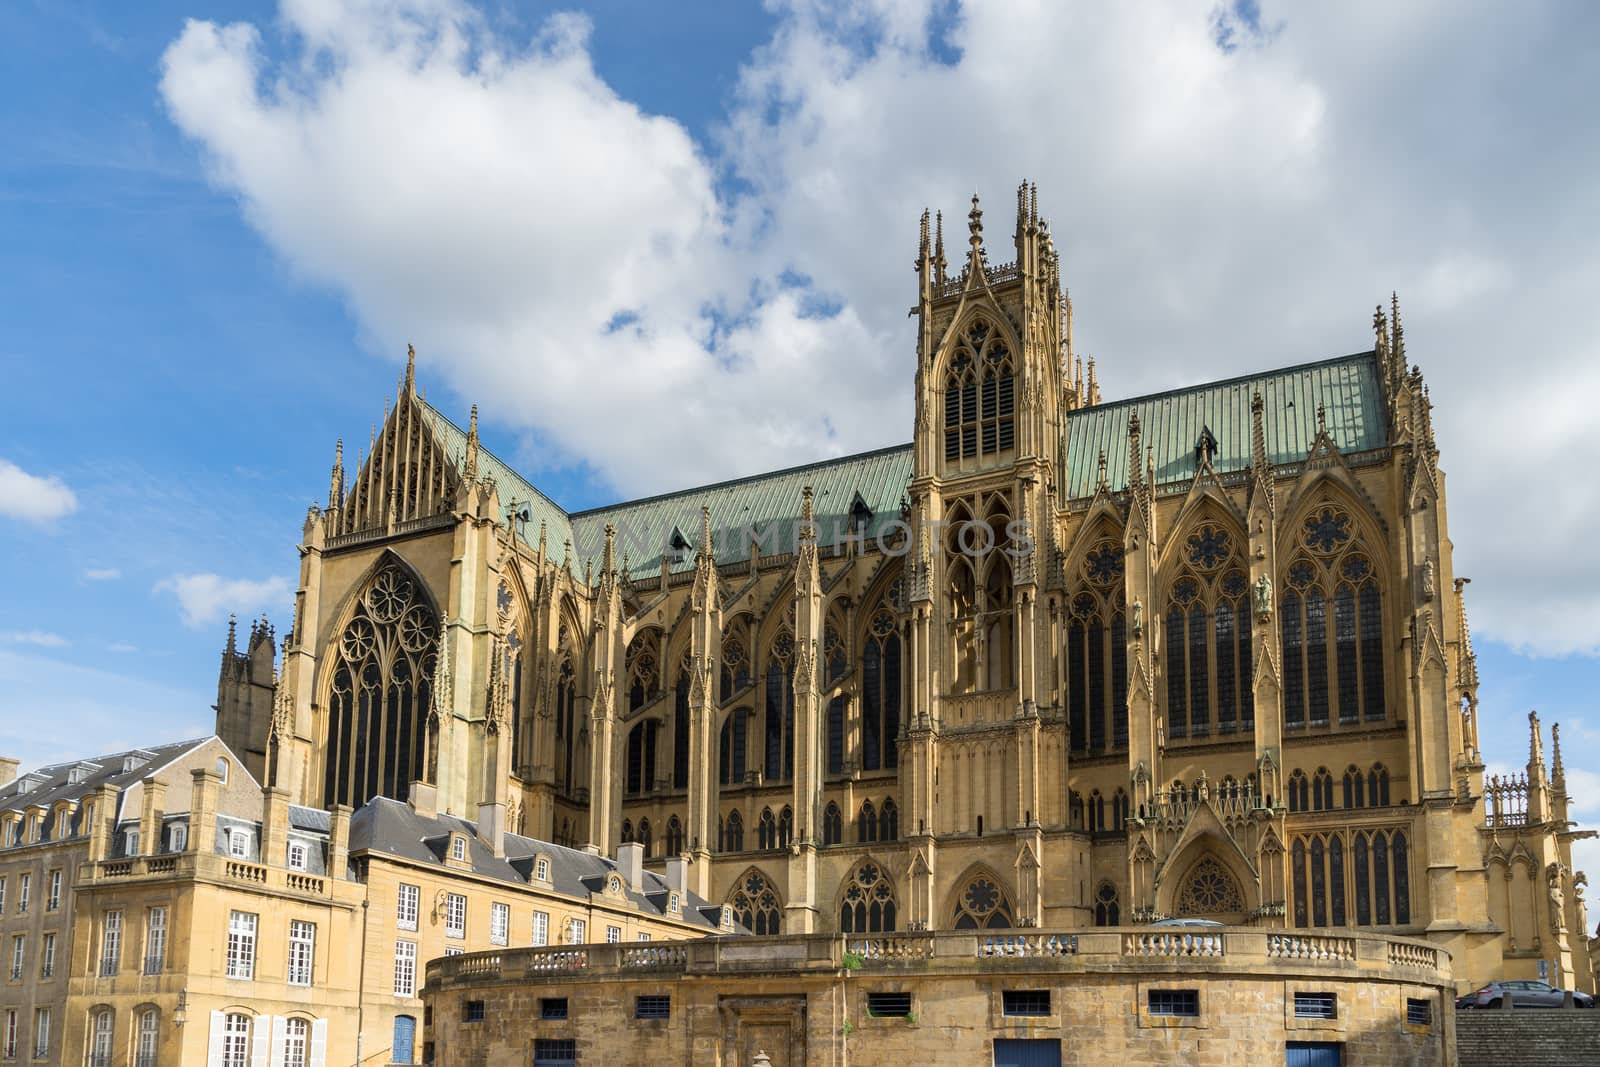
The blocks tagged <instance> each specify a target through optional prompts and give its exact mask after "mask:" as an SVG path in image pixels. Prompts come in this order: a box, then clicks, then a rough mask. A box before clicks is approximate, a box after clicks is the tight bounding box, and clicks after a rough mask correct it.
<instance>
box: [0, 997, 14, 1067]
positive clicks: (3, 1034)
mask: <svg viewBox="0 0 1600 1067" xmlns="http://www.w3.org/2000/svg"><path fill="white" fill-rule="evenodd" d="M16 1058H17V1009H16V1008H7V1009H6V1017H5V1024H4V1029H0V1059H6V1060H14V1059H16Z"/></svg>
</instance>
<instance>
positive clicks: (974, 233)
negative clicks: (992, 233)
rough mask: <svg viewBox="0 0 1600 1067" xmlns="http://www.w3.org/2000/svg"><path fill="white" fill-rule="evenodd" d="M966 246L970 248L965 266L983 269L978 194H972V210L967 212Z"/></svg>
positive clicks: (980, 210) (980, 212) (981, 230)
mask: <svg viewBox="0 0 1600 1067" xmlns="http://www.w3.org/2000/svg"><path fill="white" fill-rule="evenodd" d="M967 231H968V234H969V236H968V237H967V244H969V245H970V246H971V248H969V249H968V251H967V266H968V268H969V269H977V270H982V269H983V208H981V207H979V206H978V194H977V193H973V194H972V210H971V211H969V212H967Z"/></svg>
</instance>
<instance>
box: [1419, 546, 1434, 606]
mask: <svg viewBox="0 0 1600 1067" xmlns="http://www.w3.org/2000/svg"><path fill="white" fill-rule="evenodd" d="M1422 599H1424V600H1432V599H1433V557H1431V556H1430V557H1428V558H1427V559H1424V560H1423V561H1422Z"/></svg>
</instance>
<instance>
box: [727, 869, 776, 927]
mask: <svg viewBox="0 0 1600 1067" xmlns="http://www.w3.org/2000/svg"><path fill="white" fill-rule="evenodd" d="M728 904H729V906H730V907H732V908H733V917H734V918H735V919H736V920H738V921H739V922H740V923H743V924H744V926H745V927H746V928H747V929H749V930H750V932H751V933H755V934H777V933H781V932H782V927H783V905H782V903H781V902H780V901H779V899H778V891H777V890H776V889H774V888H773V886H772V881H771V880H770V879H769V878H768V877H767V876H766V875H764V874H762V873H761V872H760V871H757V870H752V871H749V872H748V873H746V874H745V876H744V877H743V878H740V879H739V880H738V881H737V882H735V883H734V886H733V892H732V893H729V894H728Z"/></svg>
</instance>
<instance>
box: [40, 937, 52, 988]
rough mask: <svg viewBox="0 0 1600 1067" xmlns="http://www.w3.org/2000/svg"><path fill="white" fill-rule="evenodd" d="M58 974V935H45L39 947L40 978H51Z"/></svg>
mask: <svg viewBox="0 0 1600 1067" xmlns="http://www.w3.org/2000/svg"><path fill="white" fill-rule="evenodd" d="M55 973H56V935H55V934H45V935H44V941H43V942H42V943H41V944H40V946H39V977H40V978H50V977H53V976H54V975H55Z"/></svg>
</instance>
